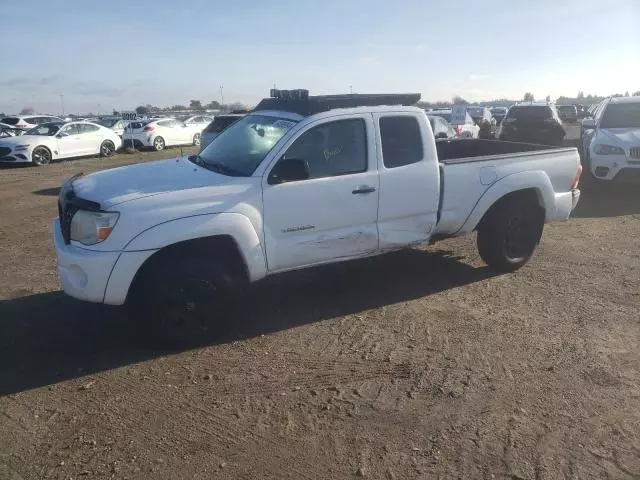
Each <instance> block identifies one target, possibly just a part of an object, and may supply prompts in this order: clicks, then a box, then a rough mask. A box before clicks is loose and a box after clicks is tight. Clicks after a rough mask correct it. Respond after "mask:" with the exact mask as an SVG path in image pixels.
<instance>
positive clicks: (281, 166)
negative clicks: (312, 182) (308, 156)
mask: <svg viewBox="0 0 640 480" xmlns="http://www.w3.org/2000/svg"><path fill="white" fill-rule="evenodd" d="M308 178H309V170H308V169H307V164H306V163H305V161H304V160H301V159H299V158H284V157H283V158H281V159H280V160H279V161H278V163H277V164H276V166H275V167H273V170H271V173H270V174H269V178H268V183H269V185H277V184H279V183H286V182H296V181H299V180H307V179H308Z"/></svg>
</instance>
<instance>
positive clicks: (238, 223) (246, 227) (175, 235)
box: [123, 213, 267, 282]
mask: <svg viewBox="0 0 640 480" xmlns="http://www.w3.org/2000/svg"><path fill="white" fill-rule="evenodd" d="M216 235H225V236H229V237H231V238H232V239H233V240H234V242H235V243H236V246H237V247H238V252H239V253H240V256H241V257H242V259H243V260H244V264H245V266H246V268H247V275H248V278H249V280H250V281H252V282H253V281H256V280H259V279H261V278H263V277H264V276H266V274H267V266H266V261H265V256H264V251H263V249H262V244H261V243H260V238H259V236H258V234H257V233H256V231H255V229H254V228H253V225H252V224H251V222H250V221H249V219H248V218H247V217H245V216H244V215H242V214H239V213H212V214H204V215H194V216H190V217H182V218H177V219H173V220H169V221H167V222H164V223H160V224H158V225H155V226H153V227H150V228H148V229H146V230H144V231H143V232H141V233H139V234H138V235H137V236H135V237H134V238H133V239H131V240H130V241H129V243H127V244H126V245H125V247H124V248H123V253H124V252H138V251H145V250H160V249H162V248H164V247H168V246H170V245H174V244H176V243H179V242H184V241H186V240H195V239H197V238H204V237H212V236H216Z"/></svg>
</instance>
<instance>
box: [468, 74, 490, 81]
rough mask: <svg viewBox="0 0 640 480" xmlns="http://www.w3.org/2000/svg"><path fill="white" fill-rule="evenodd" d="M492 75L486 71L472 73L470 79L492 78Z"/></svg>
mask: <svg viewBox="0 0 640 480" xmlns="http://www.w3.org/2000/svg"><path fill="white" fill-rule="evenodd" d="M490 76H491V75H487V74H486V73H471V74H469V80H486V79H487V78H490Z"/></svg>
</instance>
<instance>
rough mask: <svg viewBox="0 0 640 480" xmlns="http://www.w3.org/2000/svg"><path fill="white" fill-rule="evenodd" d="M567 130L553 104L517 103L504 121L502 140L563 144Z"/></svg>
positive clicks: (501, 130) (501, 132) (501, 133)
mask: <svg viewBox="0 0 640 480" xmlns="http://www.w3.org/2000/svg"><path fill="white" fill-rule="evenodd" d="M565 134H566V132H565V131H564V127H563V126H562V121H561V120H560V117H559V116H558V111H557V110H556V107H555V106H554V105H551V104H535V103H532V104H526V105H515V106H513V107H511V108H510V109H509V111H508V112H507V116H506V117H504V120H503V121H502V128H501V129H500V136H499V138H500V140H505V141H507V142H525V143H539V144H542V145H557V146H560V145H562V142H563V141H564V137H565Z"/></svg>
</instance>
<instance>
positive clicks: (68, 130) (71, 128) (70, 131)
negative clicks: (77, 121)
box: [61, 125, 80, 135]
mask: <svg viewBox="0 0 640 480" xmlns="http://www.w3.org/2000/svg"><path fill="white" fill-rule="evenodd" d="M61 133H63V134H64V135H79V134H80V130H78V125H67V126H66V127H64V128H63V129H62V131H61Z"/></svg>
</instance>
